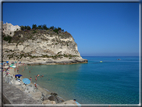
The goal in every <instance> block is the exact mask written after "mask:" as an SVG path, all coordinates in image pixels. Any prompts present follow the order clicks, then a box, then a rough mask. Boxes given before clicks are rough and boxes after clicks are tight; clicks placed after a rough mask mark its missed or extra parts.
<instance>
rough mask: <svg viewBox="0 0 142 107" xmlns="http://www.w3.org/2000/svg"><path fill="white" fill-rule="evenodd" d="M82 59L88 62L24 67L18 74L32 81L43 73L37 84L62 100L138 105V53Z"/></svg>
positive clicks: (83, 102)
mask: <svg viewBox="0 0 142 107" xmlns="http://www.w3.org/2000/svg"><path fill="white" fill-rule="evenodd" d="M83 58H84V59H88V63H85V64H73V65H36V66H27V67H26V70H25V71H24V72H22V71H21V70H20V73H21V74H22V75H23V76H24V77H28V78H30V77H32V81H33V82H36V81H35V79H34V78H35V75H37V74H39V75H44V77H42V78H38V80H37V82H36V83H37V84H38V85H40V86H41V87H43V88H46V89H47V90H49V91H51V92H56V93H58V95H59V96H60V97H62V98H63V99H64V100H72V99H76V100H77V101H78V102H79V103H81V104H139V57H138V56H127V57H126V56H117V57H116V56H112V57H111V56H108V57H106V56H103V57H102V56H89V57H85V56H84V57H83ZM118 59H119V60H118ZM100 61H102V62H100ZM20 69H22V68H20ZM29 70H30V71H31V73H29Z"/></svg>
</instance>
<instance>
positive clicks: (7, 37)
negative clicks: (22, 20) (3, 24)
mask: <svg viewBox="0 0 142 107" xmlns="http://www.w3.org/2000/svg"><path fill="white" fill-rule="evenodd" d="M11 39H12V37H11V36H9V35H8V36H4V37H3V40H5V41H8V43H11Z"/></svg>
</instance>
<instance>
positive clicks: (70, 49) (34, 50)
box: [3, 30, 83, 62]
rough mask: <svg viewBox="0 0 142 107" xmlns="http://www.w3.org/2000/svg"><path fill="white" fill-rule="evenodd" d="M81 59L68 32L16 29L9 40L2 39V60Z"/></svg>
mask: <svg viewBox="0 0 142 107" xmlns="http://www.w3.org/2000/svg"><path fill="white" fill-rule="evenodd" d="M49 59H51V60H83V59H82V57H81V56H80V53H79V52H78V48H77V44H76V43H75V41H74V39H73V37H72V36H71V34H69V33H68V32H59V33H58V34H57V33H55V32H53V31H52V30H46V31H45V30H41V31H40V30H30V31H16V32H15V35H14V36H13V37H12V38H11V42H10V43H8V42H6V41H3V60H20V61H29V62H34V61H37V60H40V61H47V60H49Z"/></svg>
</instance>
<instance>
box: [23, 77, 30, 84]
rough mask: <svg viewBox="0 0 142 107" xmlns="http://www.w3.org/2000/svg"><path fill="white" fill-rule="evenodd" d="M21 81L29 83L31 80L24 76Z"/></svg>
mask: <svg viewBox="0 0 142 107" xmlns="http://www.w3.org/2000/svg"><path fill="white" fill-rule="evenodd" d="M22 81H23V83H24V84H30V83H31V81H30V80H29V79H28V78H24V79H23V80H22Z"/></svg>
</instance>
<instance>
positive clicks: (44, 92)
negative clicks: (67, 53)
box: [3, 60, 76, 104]
mask: <svg viewBox="0 0 142 107" xmlns="http://www.w3.org/2000/svg"><path fill="white" fill-rule="evenodd" d="M9 62H10V63H11V62H15V60H14V61H13V60H11V61H9ZM16 62H19V61H16ZM23 63H24V64H23ZM36 64H37V63H36ZM27 65H35V63H32V64H27V63H25V62H22V63H21V64H19V63H17V64H16V68H11V67H10V69H9V71H8V72H9V73H10V74H9V75H10V76H12V77H13V78H14V76H15V75H16V74H18V72H17V71H15V69H19V67H23V68H25V67H26V66H27ZM44 65H45V64H44ZM49 65H51V64H49ZM52 65H57V64H56V63H55V64H52ZM7 67H8V66H7ZM4 73H5V71H3V78H5V77H6V76H4ZM23 78H26V77H20V79H21V82H22V79H23ZM12 85H13V86H15V87H16V88H19V89H20V90H21V91H23V92H24V93H26V94H27V95H29V96H31V97H32V98H33V99H34V100H38V101H39V100H40V99H41V97H43V96H44V98H45V99H44V100H43V101H41V102H42V103H41V104H76V103H75V101H73V100H68V101H64V99H63V98H62V97H60V96H57V97H58V98H59V100H60V103H56V102H55V101H50V100H48V97H50V96H51V94H52V93H51V91H49V90H48V89H45V88H43V87H41V86H40V85H38V84H37V87H38V89H37V92H38V94H39V93H41V94H42V95H41V94H40V95H39V96H38V98H37V97H35V96H34V95H33V93H32V92H31V93H29V92H25V89H23V88H21V86H19V85H15V84H14V83H13V84H12ZM21 85H22V84H21ZM30 85H32V86H33V87H34V83H33V82H31V83H30ZM27 86H29V85H27ZM34 94H35V93H34ZM57 95H58V94H57Z"/></svg>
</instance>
